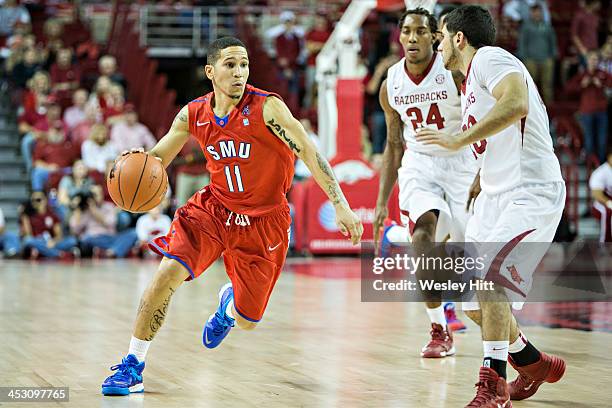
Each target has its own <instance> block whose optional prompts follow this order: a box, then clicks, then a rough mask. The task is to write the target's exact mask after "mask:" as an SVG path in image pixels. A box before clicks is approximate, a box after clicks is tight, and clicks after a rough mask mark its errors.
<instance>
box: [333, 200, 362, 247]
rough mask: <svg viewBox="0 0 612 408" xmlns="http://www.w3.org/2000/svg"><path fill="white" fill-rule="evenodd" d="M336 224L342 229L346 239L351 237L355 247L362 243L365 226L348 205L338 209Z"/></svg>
mask: <svg viewBox="0 0 612 408" xmlns="http://www.w3.org/2000/svg"><path fill="white" fill-rule="evenodd" d="M336 224H337V225H338V228H340V232H342V235H344V236H345V237H347V236H349V235H350V237H351V242H352V243H353V245H357V244H358V243H359V241H361V235H363V224H361V220H360V219H359V217H358V216H357V214H355V213H354V212H353V210H351V209H350V208H349V207H348V206H347V205H340V206H338V207H336Z"/></svg>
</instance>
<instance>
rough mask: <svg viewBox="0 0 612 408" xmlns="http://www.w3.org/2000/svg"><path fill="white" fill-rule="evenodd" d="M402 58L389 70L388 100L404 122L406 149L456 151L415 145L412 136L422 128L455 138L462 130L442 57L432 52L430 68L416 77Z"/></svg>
mask: <svg viewBox="0 0 612 408" xmlns="http://www.w3.org/2000/svg"><path fill="white" fill-rule="evenodd" d="M405 60H406V59H405V58H402V59H401V60H400V61H399V62H397V63H396V64H395V65H393V66H392V67H391V68H389V71H388V74H387V97H388V99H389V104H390V105H391V107H392V108H393V109H394V110H395V111H397V113H398V114H399V115H400V117H401V119H402V122H403V136H404V140H405V142H406V148H407V149H408V150H411V151H415V152H419V153H426V154H430V155H435V156H450V155H454V154H456V152H453V151H450V150H448V149H446V148H443V147H440V146H437V145H424V144H422V143H420V142H417V141H416V139H415V137H414V135H415V133H416V130H417V129H419V128H421V127H430V128H432V129H435V130H442V131H444V132H445V133H448V134H450V135H456V134H458V133H459V132H460V129H461V99H460V97H459V93H458V91H457V86H456V85H455V82H454V81H453V75H452V73H451V72H450V71H449V70H447V69H446V68H444V62H443V61H442V57H441V56H439V55H438V53H434V55H433V57H432V60H431V62H430V64H429V66H428V67H427V68H426V69H425V71H424V72H423V75H421V76H420V77H419V78H415V77H414V76H412V75H410V73H409V72H408V71H407V70H406V65H405Z"/></svg>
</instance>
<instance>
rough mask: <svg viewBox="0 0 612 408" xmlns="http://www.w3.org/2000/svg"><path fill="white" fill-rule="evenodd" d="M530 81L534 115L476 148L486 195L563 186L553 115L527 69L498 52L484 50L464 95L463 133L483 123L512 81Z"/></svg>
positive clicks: (472, 68) (473, 64)
mask: <svg viewBox="0 0 612 408" xmlns="http://www.w3.org/2000/svg"><path fill="white" fill-rule="evenodd" d="M513 72H516V73H519V74H521V75H523V77H524V78H525V81H526V83H527V88H528V90H529V113H528V114H527V117H525V118H523V119H522V120H521V121H517V122H516V123H514V124H512V125H511V126H509V127H507V128H506V129H504V130H502V131H501V132H499V133H497V134H495V135H493V136H490V137H488V138H487V139H486V140H482V141H480V142H477V143H474V144H473V145H472V146H471V149H472V152H473V154H474V157H475V158H477V159H478V160H479V161H481V163H480V167H481V171H480V184H481V187H482V190H483V191H484V192H485V193H487V194H498V193H501V192H504V191H508V190H510V189H512V188H514V187H516V186H518V185H521V184H531V183H547V182H555V181H563V178H562V177H561V169H560V166H559V161H558V160H557V157H556V156H555V153H554V151H553V145H552V138H551V136H550V131H549V127H548V115H547V114H546V107H545V106H544V102H542V99H541V98H540V95H539V94H538V89H537V87H536V85H535V83H534V82H533V79H532V78H531V75H529V72H528V71H527V68H525V66H524V65H523V63H522V62H521V61H519V60H518V59H517V58H516V57H515V56H513V55H512V54H510V53H509V52H508V51H506V50H504V49H502V48H499V47H482V48H479V49H478V51H477V52H476V54H475V55H474V58H473V59H472V62H471V63H470V65H469V67H468V71H467V75H466V78H465V82H464V86H463V87H462V89H461V109H462V117H463V118H462V129H463V130H467V129H469V128H470V127H471V126H473V125H474V124H476V123H478V121H479V120H482V118H483V117H485V116H486V115H487V114H488V113H489V112H490V111H491V109H492V108H493V106H494V105H495V103H496V102H497V100H496V99H495V97H493V89H494V88H495V86H497V85H498V84H499V82H500V81H501V80H502V79H503V78H504V77H506V76H507V75H509V74H511V73H513Z"/></svg>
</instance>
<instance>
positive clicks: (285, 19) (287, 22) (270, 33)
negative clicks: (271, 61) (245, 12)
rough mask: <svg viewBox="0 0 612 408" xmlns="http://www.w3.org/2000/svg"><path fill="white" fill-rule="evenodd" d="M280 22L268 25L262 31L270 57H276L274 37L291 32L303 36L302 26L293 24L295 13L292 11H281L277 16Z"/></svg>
mask: <svg viewBox="0 0 612 408" xmlns="http://www.w3.org/2000/svg"><path fill="white" fill-rule="evenodd" d="M279 20H280V24H277V25H275V26H273V27H270V28H269V29H268V30H266V32H265V33H264V42H265V47H266V51H267V52H268V55H270V56H271V57H276V56H277V54H276V47H275V40H276V38H277V37H278V36H279V35H281V34H283V33H291V34H293V35H296V36H298V37H302V38H303V37H304V35H305V31H304V28H303V27H301V26H299V25H296V24H295V14H294V13H293V12H292V11H289V10H287V11H283V12H282V13H281V14H280V16H279Z"/></svg>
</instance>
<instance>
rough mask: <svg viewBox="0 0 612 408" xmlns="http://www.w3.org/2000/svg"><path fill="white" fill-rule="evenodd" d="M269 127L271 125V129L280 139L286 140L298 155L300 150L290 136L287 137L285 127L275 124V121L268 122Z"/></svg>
mask: <svg viewBox="0 0 612 408" xmlns="http://www.w3.org/2000/svg"><path fill="white" fill-rule="evenodd" d="M268 125H270V127H271V128H273V129H274V130H275V131H276V133H277V135H278V137H280V138H282V139H284V140H285V142H287V144H288V145H289V148H290V149H291V150H293V151H295V152H296V153H299V152H300V148H299V147H298V146H297V144H296V143H295V142H294V141H293V140H292V139H291V138H290V137H289V136H287V133H286V132H285V129H283V127H282V126H281V125H280V124H278V123H276V122H274V119H270V120H269V121H268Z"/></svg>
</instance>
